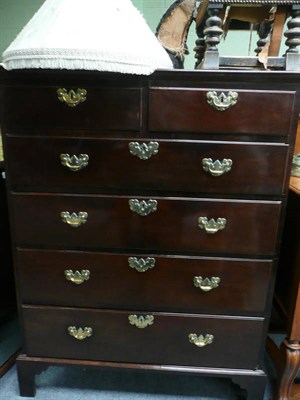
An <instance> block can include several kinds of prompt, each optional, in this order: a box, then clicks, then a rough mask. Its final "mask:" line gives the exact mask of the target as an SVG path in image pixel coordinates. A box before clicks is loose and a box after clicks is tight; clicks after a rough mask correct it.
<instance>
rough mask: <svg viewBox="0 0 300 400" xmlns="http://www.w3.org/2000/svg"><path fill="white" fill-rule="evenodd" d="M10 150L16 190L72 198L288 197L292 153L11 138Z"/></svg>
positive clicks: (269, 148) (280, 148)
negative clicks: (148, 194)
mask: <svg viewBox="0 0 300 400" xmlns="http://www.w3.org/2000/svg"><path fill="white" fill-rule="evenodd" d="M145 145H146V146H147V149H148V152H147V151H146V152H145V151H144V152H143V149H144V148H145ZM8 146H9V154H10V156H9V157H8V161H7V162H8V171H9V179H10V184H11V185H13V186H15V185H16V186H18V185H19V187H22V188H27V187H31V188H35V189H40V188H45V189H46V188H47V190H49V188H50V187H51V191H53V190H54V191H62V190H63V191H70V192H71V191H73V190H74V187H76V188H77V190H80V191H93V192H95V191H98V192H101V191H104V190H106V191H107V190H131V191H132V190H136V188H139V190H140V191H141V190H152V191H153V190H155V191H186V192H194V193H195V192H197V193H200V192H202V193H222V192H224V193H237V191H238V192H239V193H241V194H266V195H267V194H270V195H272V194H279V195H280V194H281V193H282V190H283V182H284V176H285V175H284V173H285V165H286V159H287V152H288V146H287V145H285V144H258V143H255V144H251V143H243V144H242V143H233V142H229V143H224V142H199V141H165V140H157V141H156V140H155V141H152V143H151V141H149V140H145V141H144V140H141V141H138V142H136V140H135V139H133V140H131V141H130V140H121V139H112V140H96V139H80V138H78V139H73V140H70V139H62V138H56V139H50V138H32V137H26V138H21V137H8ZM133 146H134V150H130V147H131V148H132V147H133ZM25 149H26V150H25ZM151 149H152V151H151ZM130 151H132V152H134V153H135V155H133V154H131V152H130ZM61 155H62V156H61ZM80 155H81V156H80ZM74 156H75V157H76V158H77V159H73V161H72V157H74ZM86 156H87V157H88V159H87V157H86ZM139 156H140V157H149V158H148V159H146V160H145V159H141V158H139ZM61 157H62V158H63V160H61ZM16 160H18V162H16ZM62 163H63V164H64V165H63V164H62ZM20 165H21V166H22V168H20ZM95 182H97V184H96V185H95Z"/></svg>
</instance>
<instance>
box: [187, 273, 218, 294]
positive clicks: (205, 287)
mask: <svg viewBox="0 0 300 400" xmlns="http://www.w3.org/2000/svg"><path fill="white" fill-rule="evenodd" d="M220 282H221V279H220V278H219V277H218V276H212V277H211V278H210V279H209V278H202V276H194V279H193V283H194V286H195V287H196V288H199V289H201V290H202V291H203V292H210V291H211V290H212V289H215V288H217V287H219V284H220Z"/></svg>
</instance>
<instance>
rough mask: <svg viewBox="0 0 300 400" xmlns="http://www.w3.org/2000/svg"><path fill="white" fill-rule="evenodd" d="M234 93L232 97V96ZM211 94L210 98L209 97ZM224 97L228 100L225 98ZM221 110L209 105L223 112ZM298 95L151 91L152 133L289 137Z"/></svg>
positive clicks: (185, 90)
mask: <svg viewBox="0 0 300 400" xmlns="http://www.w3.org/2000/svg"><path fill="white" fill-rule="evenodd" d="M230 92H231V93H230ZM209 93H210V94H209ZM222 93H223V94H224V95H225V97H220V96H222ZM232 93H235V95H233V97H234V99H235V100H236V102H234V101H233V102H234V104H233V105H231V106H230V107H229V108H226V107H224V108H223V110H222V111H220V110H218V109H217V108H216V107H214V106H213V105H210V104H209V101H211V102H212V103H215V104H216V105H218V104H219V105H220V107H221V108H222V107H223V106H224V105H225V106H226V104H227V103H229V104H230V103H232V101H231V99H230V98H229V97H228V96H230V94H231V98H232ZM294 99H295V92H293V91H287V92H276V91H255V90H251V91H250V90H249V91H246V90H235V89H234V88H232V89H230V90H228V89H222V88H219V89H187V88H174V89H173V88H163V87H157V88H151V89H150V93H149V129H150V130H151V131H162V132H168V131H169V132H170V131H171V132H172V131H176V132H184V131H185V132H203V133H220V134H228V133H236V134H239V135H241V134H249V135H251V134H254V135H257V134H259V135H288V133H289V128H290V121H291V119H290V116H291V113H292V111H293V107H294Z"/></svg>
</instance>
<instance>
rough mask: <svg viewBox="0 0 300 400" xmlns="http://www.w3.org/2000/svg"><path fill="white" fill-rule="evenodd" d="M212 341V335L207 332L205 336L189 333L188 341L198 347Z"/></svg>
mask: <svg viewBox="0 0 300 400" xmlns="http://www.w3.org/2000/svg"><path fill="white" fill-rule="evenodd" d="M213 341H214V336H213V335H209V334H207V335H205V336H203V335H199V336H197V335H196V333H190V334H189V342H190V343H192V344H194V345H195V346H198V347H204V346H207V345H208V344H211V343H213Z"/></svg>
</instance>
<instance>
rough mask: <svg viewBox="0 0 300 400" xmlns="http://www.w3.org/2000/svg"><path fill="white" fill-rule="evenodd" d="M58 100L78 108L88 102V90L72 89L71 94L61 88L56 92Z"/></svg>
mask: <svg viewBox="0 0 300 400" xmlns="http://www.w3.org/2000/svg"><path fill="white" fill-rule="evenodd" d="M56 93H57V97H58V100H59V101H61V102H62V103H65V104H66V105H67V106H69V107H76V106H78V104H80V103H83V102H84V101H85V100H86V96H87V90H86V89H77V90H76V92H75V90H73V89H71V90H70V91H69V92H68V91H67V89H65V88H59V89H57V91H56Z"/></svg>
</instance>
